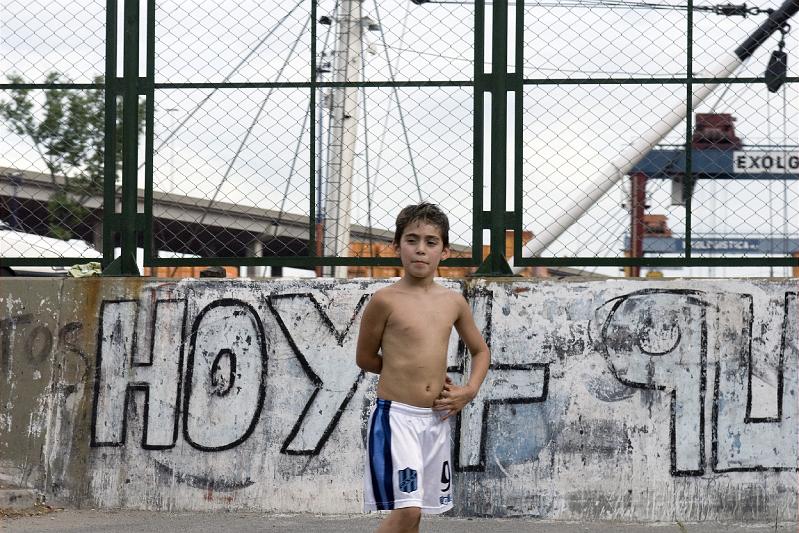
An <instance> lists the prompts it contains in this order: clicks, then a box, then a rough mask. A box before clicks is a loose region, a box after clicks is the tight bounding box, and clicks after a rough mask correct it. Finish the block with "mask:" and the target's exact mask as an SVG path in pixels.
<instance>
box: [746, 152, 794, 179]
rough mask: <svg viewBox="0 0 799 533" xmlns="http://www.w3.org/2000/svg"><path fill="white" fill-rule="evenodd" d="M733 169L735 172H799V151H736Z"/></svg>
mask: <svg viewBox="0 0 799 533" xmlns="http://www.w3.org/2000/svg"><path fill="white" fill-rule="evenodd" d="M732 160H733V165H732V170H733V172H734V173H735V174H760V173H764V172H768V173H770V174H794V173H799V153H795V152H794V153H789V152H785V151H781V152H777V151H775V152H738V151H736V152H734V153H733V158H732Z"/></svg>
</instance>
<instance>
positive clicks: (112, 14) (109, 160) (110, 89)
mask: <svg viewBox="0 0 799 533" xmlns="http://www.w3.org/2000/svg"><path fill="white" fill-rule="evenodd" d="M105 24H106V30H105V144H104V152H103V263H102V264H103V269H104V270H105V269H108V268H109V265H110V264H111V262H112V261H113V259H114V235H115V231H114V222H115V219H116V218H117V217H116V194H115V188H116V167H117V161H116V143H117V136H116V132H117V129H116V121H117V115H116V111H117V105H116V104H117V84H116V79H117V0H108V2H107V3H106V21H105Z"/></svg>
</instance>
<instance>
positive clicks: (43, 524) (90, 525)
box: [0, 510, 799, 533]
mask: <svg viewBox="0 0 799 533" xmlns="http://www.w3.org/2000/svg"><path fill="white" fill-rule="evenodd" d="M379 520H380V518H379V516H376V515H352V516H346V515H339V516H315V515H265V514H262V513H238V512H219V513H183V512H182V513H167V512H150V511H90V510H86V511H69V510H67V511H53V512H49V513H46V514H43V515H40V516H26V517H20V518H3V519H2V523H0V530H2V531H3V532H4V533H5V532H6V531H9V532H11V531H19V532H31V531H36V532H56V531H57V532H59V533H73V532H79V531H91V532H107V533H123V532H124V533H129V532H141V533H150V532H152V533H170V532H173V531H190V532H192V533H200V532H204V531H209V532H214V533H217V532H219V531H223V532H224V533H240V532H241V533H243V532H249V531H265V532H270V531H274V532H280V533H283V532H286V533H314V532H317V531H318V532H322V533H366V532H371V531H374V529H375V527H377V524H378V522H379ZM422 531H423V532H424V533H444V532H447V533H450V532H452V533H484V532H489V533H528V532H529V533H532V532H535V533H584V532H586V531H588V532H592V533H672V532H674V533H686V532H690V533H694V532H702V533H767V532H779V533H796V532H797V531H799V529H797V524H796V523H781V524H776V525H775V524H770V525H766V524H760V525H741V524H719V523H702V524H692V523H687V524H680V523H671V524H650V525H642V524H624V523H615V522H599V523H596V522H594V523H575V522H570V523H564V522H552V521H542V520H519V519H508V520H500V519H480V518H475V519H465V518H442V517H434V518H430V517H425V518H423V522H422Z"/></svg>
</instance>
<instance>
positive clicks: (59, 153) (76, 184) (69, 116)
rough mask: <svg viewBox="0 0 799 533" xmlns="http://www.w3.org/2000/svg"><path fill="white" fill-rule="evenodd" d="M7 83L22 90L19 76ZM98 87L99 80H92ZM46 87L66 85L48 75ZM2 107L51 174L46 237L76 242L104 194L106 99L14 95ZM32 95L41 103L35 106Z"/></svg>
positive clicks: (71, 93) (91, 92)
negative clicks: (92, 202) (91, 202)
mask: <svg viewBox="0 0 799 533" xmlns="http://www.w3.org/2000/svg"><path fill="white" fill-rule="evenodd" d="M8 80H9V82H11V83H16V84H23V83H26V82H25V80H24V79H23V78H22V77H21V76H19V75H15V74H12V75H9V76H8ZM94 81H95V83H96V84H97V85H98V87H101V86H102V83H103V77H102V76H98V77H96V78H95V80H94ZM46 83H48V84H59V83H68V80H64V79H62V77H61V75H60V74H58V73H56V72H51V73H50V74H48V75H47V80H46ZM7 92H8V93H9V95H10V97H9V98H8V99H7V100H6V101H0V117H2V118H3V119H4V121H5V123H6V127H7V128H9V129H10V130H11V131H12V132H14V133H16V134H17V135H20V136H23V137H27V138H28V139H29V140H30V141H31V143H32V144H33V146H34V149H35V150H36V153H37V154H38V155H39V157H40V158H41V159H42V161H43V162H44V164H45V165H46V166H47V169H48V171H49V174H50V179H51V180H52V183H53V185H54V186H56V187H57V188H58V192H56V193H54V194H53V195H52V196H51V197H50V200H49V202H48V217H49V220H48V226H49V229H50V235H51V236H52V237H56V238H59V239H69V238H71V237H73V236H74V229H75V228H76V227H77V225H78V224H80V222H81V221H82V220H84V219H85V218H86V216H87V215H88V214H89V211H88V209H86V208H85V207H84V205H85V203H86V201H87V200H88V199H89V198H91V197H92V196H95V195H102V193H103V178H104V156H105V137H106V135H105V95H104V91H103V90H102V89H68V88H61V87H58V86H56V87H51V88H48V89H44V90H41V89H12V90H9V91H7ZM34 94H38V95H40V96H41V97H43V100H41V101H40V102H37V101H36V100H34ZM121 117H122V102H121V100H120V101H118V102H117V124H116V139H117V143H116V158H115V160H116V162H117V168H116V171H115V174H117V173H118V172H119V171H120V169H121V165H122V142H121V139H122V120H121ZM137 122H138V124H137V130H138V133H139V134H141V133H142V131H144V106H143V105H140V106H139V116H138V120H137Z"/></svg>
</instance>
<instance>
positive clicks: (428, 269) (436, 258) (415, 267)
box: [394, 221, 450, 278]
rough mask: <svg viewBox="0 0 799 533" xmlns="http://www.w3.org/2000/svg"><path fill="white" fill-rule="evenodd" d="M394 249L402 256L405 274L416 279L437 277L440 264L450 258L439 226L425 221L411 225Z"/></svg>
mask: <svg viewBox="0 0 799 533" xmlns="http://www.w3.org/2000/svg"><path fill="white" fill-rule="evenodd" d="M394 249H395V250H396V252H397V254H398V255H399V256H400V260H401V261H402V266H403V268H404V269H405V273H406V274H407V275H410V276H413V277H415V278H427V277H430V278H432V277H433V276H435V273H436V268H438V263H439V262H440V261H441V260H442V259H446V258H448V257H449V251H450V250H449V248H444V241H443V240H442V238H441V230H440V229H439V228H438V226H433V225H432V224H428V223H426V222H424V221H413V222H411V223H409V224H408V225H407V226H406V227H405V230H404V231H403V232H402V237H400V242H399V244H394Z"/></svg>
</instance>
